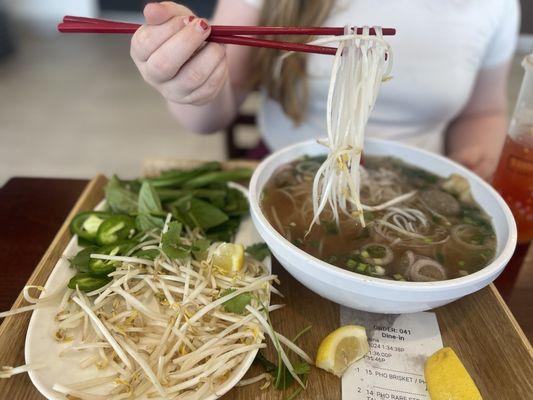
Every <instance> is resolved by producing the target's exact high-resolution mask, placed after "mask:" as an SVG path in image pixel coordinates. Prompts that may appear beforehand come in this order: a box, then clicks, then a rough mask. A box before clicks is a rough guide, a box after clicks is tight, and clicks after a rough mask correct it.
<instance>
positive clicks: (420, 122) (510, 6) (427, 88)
mask: <svg viewBox="0 0 533 400" xmlns="http://www.w3.org/2000/svg"><path fill="white" fill-rule="evenodd" d="M247 1H248V2H250V3H251V4H255V5H257V7H260V6H261V2H262V0H247ZM273 6H275V2H273ZM518 19H519V6H518V1H517V0H468V1H464V0H380V1H375V0H354V1H348V0H344V1H339V2H338V3H337V4H336V6H335V7H334V10H333V11H332V13H331V15H330V17H329V18H328V19H327V20H326V21H325V24H324V25H325V26H344V25H355V26H363V25H368V26H372V25H378V26H382V27H393V28H396V29H397V33H396V36H394V37H388V38H387V40H388V42H389V43H390V44H391V46H392V49H393V52H394V64H393V69H392V75H393V79H392V80H391V81H389V82H385V83H384V84H383V85H382V86H381V91H380V94H379V97H378V100H377V102H376V106H375V108H374V111H373V112H372V115H371V117H370V120H369V122H368V126H367V130H366V135H367V136H369V137H377V138H384V139H391V140H396V141H401V142H404V143H408V144H412V145H415V146H418V147H421V148H425V149H428V150H431V151H434V152H442V151H443V141H444V140H443V139H444V131H445V129H446V127H447V125H448V124H449V122H450V121H451V120H453V119H454V117H455V116H457V115H458V114H459V113H460V111H461V109H462V108H463V107H464V105H465V104H466V102H467V101H468V99H469V97H470V94H471V91H472V89H473V86H474V83H475V79H476V75H477V73H478V71H479V70H480V69H483V68H490V67H493V66H496V65H498V64H501V63H504V62H506V61H507V60H508V59H509V58H510V57H511V56H512V54H513V53H514V50H515V46H516V40H517V31H518ZM332 61H333V58H332V57H331V56H327V55H314V54H313V55H309V57H308V61H307V62H308V73H309V75H310V79H309V94H310V100H309V104H308V109H307V112H306V120H305V122H304V123H302V124H301V125H299V126H295V125H294V123H293V122H292V120H291V119H290V118H289V117H287V116H286V115H285V114H284V113H283V110H282V108H281V106H280V105H279V103H278V102H276V101H274V100H272V99H271V98H269V97H268V96H266V94H264V93H263V99H262V100H263V101H262V105H261V108H260V111H259V118H258V120H259V127H260V129H261V131H262V133H263V137H264V139H265V142H266V143H267V145H268V146H269V147H270V148H271V149H272V150H277V149H280V148H282V147H285V146H287V145H289V144H292V143H295V142H299V141H302V140H306V139H311V138H317V137H323V136H325V135H326V131H325V119H326V97H327V89H328V85H329V76H330V70H331V64H332Z"/></svg>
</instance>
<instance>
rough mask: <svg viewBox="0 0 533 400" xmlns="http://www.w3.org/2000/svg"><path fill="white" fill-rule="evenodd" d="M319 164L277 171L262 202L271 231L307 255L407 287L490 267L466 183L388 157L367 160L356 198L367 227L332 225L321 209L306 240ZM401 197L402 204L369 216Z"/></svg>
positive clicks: (479, 213)
mask: <svg viewBox="0 0 533 400" xmlns="http://www.w3.org/2000/svg"><path fill="white" fill-rule="evenodd" d="M324 159H325V156H321V157H303V158H301V159H299V160H296V161H293V162H291V163H289V164H285V165H283V166H281V167H280V168H279V169H278V170H277V171H276V172H275V173H274V174H273V175H272V177H271V178H270V180H269V182H268V183H267V185H266V187H265V189H264V192H263V195H262V199H261V207H262V209H263V212H264V213H265V215H266V217H267V219H268V220H269V221H270V223H271V224H272V226H273V227H274V228H275V229H276V230H277V231H278V232H279V233H281V234H282V235H283V236H284V237H285V238H286V239H287V240H289V241H291V242H292V243H293V244H294V245H296V246H297V247H299V248H301V249H302V250H304V251H305V252H307V253H309V254H311V255H313V256H315V257H317V258H319V259H321V260H324V261H326V262H328V263H330V264H333V265H336V266H338V267H341V268H344V269H348V270H350V271H353V272H357V273H361V274H365V275H370V276H375V277H381V278H385V279H396V280H408V281H437V280H444V279H451V278H457V277H460V276H464V275H468V274H470V273H472V272H476V271H478V270H480V269H481V268H483V267H485V266H486V265H487V264H488V263H490V261H491V260H492V259H493V257H494V254H495V249H496V237H495V234H494V230H493V228H492V224H491V221H490V217H489V216H488V215H487V214H486V213H485V212H484V211H483V210H482V209H481V207H480V206H479V205H478V204H477V203H476V202H475V201H474V199H473V198H472V196H471V195H470V187H469V184H468V181H466V179H464V178H462V177H460V176H458V175H451V176H450V177H448V178H442V177H439V176H437V175H434V174H432V173H429V172H427V171H425V170H423V169H420V168H417V167H414V166H411V165H409V164H406V163H404V162H403V161H401V160H399V159H395V158H392V157H374V156H365V160H364V161H365V164H364V167H362V168H361V178H362V185H361V194H360V196H361V202H362V203H363V204H364V205H365V206H366V207H365V208H366V210H365V212H364V219H365V225H366V226H364V227H363V226H362V224H361V223H360V222H359V218H358V217H356V216H355V215H352V216H349V215H345V214H342V213H341V212H340V211H339V213H340V214H341V217H340V219H339V221H338V222H337V221H335V220H334V219H333V213H332V212H331V208H327V207H326V209H325V210H324V212H323V213H322V214H321V215H320V224H315V225H313V226H312V228H311V230H310V231H309V232H308V229H309V227H310V224H311V221H312V219H313V201H312V198H311V196H312V184H313V178H314V175H315V173H316V171H317V170H318V168H319V167H320V165H321V163H322V162H323V160H324ZM401 195H406V196H404V197H406V199H405V200H404V201H401V202H399V203H396V204H393V205H391V206H388V207H385V208H384V209H375V207H376V206H379V205H385V203H387V202H390V201H394V199H396V198H398V197H399V196H401ZM378 208H379V207H378Z"/></svg>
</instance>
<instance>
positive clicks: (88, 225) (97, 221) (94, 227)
mask: <svg viewBox="0 0 533 400" xmlns="http://www.w3.org/2000/svg"><path fill="white" fill-rule="evenodd" d="M111 216H112V214H109V213H106V212H102V211H83V212H81V213H79V214H78V215H76V216H75V217H74V219H73V220H72V222H71V223H70V231H71V232H72V233H73V234H76V235H78V236H79V237H80V238H83V239H86V240H88V241H90V242H95V241H96V234H97V232H98V229H99V228H100V225H101V224H102V223H103V222H104V221H105V220H106V219H108V218H109V217H111Z"/></svg>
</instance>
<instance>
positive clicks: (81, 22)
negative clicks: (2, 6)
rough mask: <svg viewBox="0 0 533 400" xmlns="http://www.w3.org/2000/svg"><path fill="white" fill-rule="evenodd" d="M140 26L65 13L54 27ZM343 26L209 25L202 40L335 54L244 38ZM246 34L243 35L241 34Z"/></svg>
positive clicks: (334, 30)
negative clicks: (208, 30)
mask: <svg viewBox="0 0 533 400" xmlns="http://www.w3.org/2000/svg"><path fill="white" fill-rule="evenodd" d="M140 27H141V25H139V24H133V23H127V22H117V21H108V20H103V19H96V18H86V17H75V16H70V15H67V16H65V17H64V18H63V22H62V23H60V24H59V25H58V26H57V28H58V30H59V31H60V32H64V33H112V34H113V33H114V34H133V33H135V32H136V31H137V29H139V28H140ZM352 30H355V31H356V32H357V33H358V34H361V33H362V32H363V28H352ZM395 33H396V30H395V29H394V28H383V29H382V34H383V35H385V36H387V35H394V34H395ZM343 34H344V28H343V27H278V26H224V25H212V26H211V33H210V35H209V36H208V38H207V39H206V40H207V41H209V42H215V43H225V44H236V45H242V46H252V47H265V48H271V49H279V50H286V51H298V52H304V53H316V54H329V55H335V52H336V51H337V49H336V48H334V47H327V46H317V45H310V44H305V43H293V42H284V41H278V40H268V39H257V38H252V37H248V35H252V36H262V35H312V36H319V35H335V36H338V35H343ZM369 34H370V35H375V34H376V32H375V30H374V28H370V30H369ZM243 35H246V36H243Z"/></svg>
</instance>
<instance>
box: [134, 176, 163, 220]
mask: <svg viewBox="0 0 533 400" xmlns="http://www.w3.org/2000/svg"><path fill="white" fill-rule="evenodd" d="M138 211H139V214H151V213H156V214H157V213H162V212H163V207H161V200H159V196H158V194H157V192H156V191H155V189H154V188H153V186H152V185H150V183H149V182H146V181H145V182H143V183H142V185H141V190H140V191H139V207H138Z"/></svg>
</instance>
